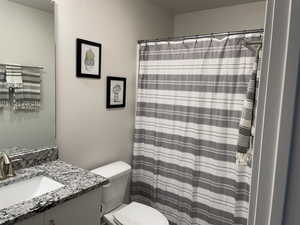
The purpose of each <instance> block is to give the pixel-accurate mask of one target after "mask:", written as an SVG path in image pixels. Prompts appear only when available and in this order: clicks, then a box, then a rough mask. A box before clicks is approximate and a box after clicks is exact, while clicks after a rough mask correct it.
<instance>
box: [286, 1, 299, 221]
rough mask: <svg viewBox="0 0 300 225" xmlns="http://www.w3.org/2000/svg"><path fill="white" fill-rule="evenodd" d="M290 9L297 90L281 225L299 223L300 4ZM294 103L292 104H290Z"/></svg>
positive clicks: (294, 2) (292, 59) (292, 58)
mask: <svg viewBox="0 0 300 225" xmlns="http://www.w3.org/2000/svg"><path fill="white" fill-rule="evenodd" d="M292 4H293V5H292V7H291V22H290V27H291V28H290V29H291V34H290V39H289V48H290V51H292V52H293V54H292V57H291V59H289V63H290V64H291V63H292V65H293V67H292V69H294V71H295V72H294V71H292V73H291V74H290V75H289V76H291V75H294V76H298V90H297V96H296V104H295V107H296V110H295V116H294V120H293V124H294V129H293V131H294V132H293V133H294V134H293V140H292V147H291V155H290V168H289V176H288V183H287V191H286V201H285V214H284V220H283V222H282V224H283V225H298V224H299V221H300V214H299V208H300V192H299V190H300V179H299V177H300V79H299V77H300V29H299V10H300V2H299V1H293V3H292ZM292 103H294V102H292Z"/></svg>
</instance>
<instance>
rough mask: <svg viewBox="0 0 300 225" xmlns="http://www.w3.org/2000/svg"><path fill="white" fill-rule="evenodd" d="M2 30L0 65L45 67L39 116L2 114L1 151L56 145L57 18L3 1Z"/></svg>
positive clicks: (0, 20) (1, 12) (0, 112)
mask: <svg viewBox="0 0 300 225" xmlns="http://www.w3.org/2000/svg"><path fill="white" fill-rule="evenodd" d="M0 30H1V31H0V33H1V34H0V63H16V64H21V65H41V66H43V67H44V70H43V73H42V88H41V91H42V101H41V110H40V112H18V113H16V112H12V111H11V110H4V111H3V110H0V149H3V148H7V147H13V146H20V147H27V148H32V147H40V146H49V145H54V144H55V64H54V63H55V43H54V15H53V14H50V13H46V12H44V11H40V10H37V9H33V8H30V7H26V6H23V5H20V4H17V3H13V2H10V1H7V0H0Z"/></svg>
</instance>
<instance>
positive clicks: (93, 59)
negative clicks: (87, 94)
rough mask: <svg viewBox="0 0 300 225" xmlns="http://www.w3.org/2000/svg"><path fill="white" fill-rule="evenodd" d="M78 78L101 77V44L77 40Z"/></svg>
mask: <svg viewBox="0 0 300 225" xmlns="http://www.w3.org/2000/svg"><path fill="white" fill-rule="evenodd" d="M77 77H88V78H98V79H100V77H101V44H98V43H95V42H90V41H86V40H82V39H77Z"/></svg>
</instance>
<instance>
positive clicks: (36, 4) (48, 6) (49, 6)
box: [9, 0, 54, 13]
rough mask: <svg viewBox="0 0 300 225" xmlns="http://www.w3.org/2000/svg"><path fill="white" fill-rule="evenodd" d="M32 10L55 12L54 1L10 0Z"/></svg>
mask: <svg viewBox="0 0 300 225" xmlns="http://www.w3.org/2000/svg"><path fill="white" fill-rule="evenodd" d="M9 1H11V2H16V3H19V4H22V5H25V6H28V7H31V8H35V9H39V10H42V11H45V12H50V13H52V12H54V5H53V1H51V0H9Z"/></svg>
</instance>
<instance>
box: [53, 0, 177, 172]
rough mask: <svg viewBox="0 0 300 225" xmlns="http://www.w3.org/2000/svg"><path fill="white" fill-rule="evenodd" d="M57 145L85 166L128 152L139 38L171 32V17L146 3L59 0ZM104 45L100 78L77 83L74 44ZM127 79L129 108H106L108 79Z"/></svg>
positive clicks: (134, 0) (66, 157)
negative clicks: (77, 39) (118, 77)
mask: <svg viewBox="0 0 300 225" xmlns="http://www.w3.org/2000/svg"><path fill="white" fill-rule="evenodd" d="M56 2H57V6H56V31H57V37H56V39H57V142H58V146H59V149H60V155H61V158H62V159H63V160H65V161H67V162H70V163H73V164H75V165H77V166H81V167H83V168H87V169H90V168H94V167H96V166H99V165H102V164H105V163H109V162H111V161H115V160H125V161H127V162H129V161H130V158H131V154H132V142H133V141H132V140H133V126H134V102H135V77H136V57H137V55H136V47H137V40H139V39H149V38H158V37H167V36H170V35H172V34H173V16H172V15H171V14H169V13H168V12H166V11H164V10H162V9H161V8H158V7H157V6H155V5H152V4H151V3H149V1H145V0H126V1H124V0H109V1H107V0H89V1H82V0H57V1H56ZM76 38H82V39H87V40H90V41H94V42H99V43H102V46H103V49H102V50H103V53H102V78H101V80H91V79H78V78H76V74H75V54H76V53H75V40H76ZM109 75H110V76H111V75H113V76H123V77H127V84H128V86H127V106H126V108H125V109H116V110H107V109H106V108H105V101H106V76H109Z"/></svg>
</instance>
